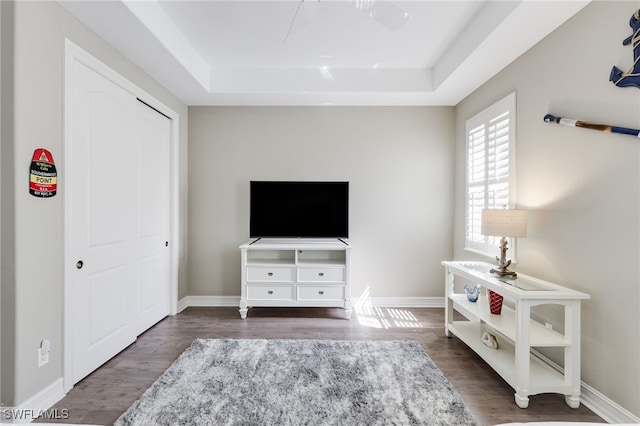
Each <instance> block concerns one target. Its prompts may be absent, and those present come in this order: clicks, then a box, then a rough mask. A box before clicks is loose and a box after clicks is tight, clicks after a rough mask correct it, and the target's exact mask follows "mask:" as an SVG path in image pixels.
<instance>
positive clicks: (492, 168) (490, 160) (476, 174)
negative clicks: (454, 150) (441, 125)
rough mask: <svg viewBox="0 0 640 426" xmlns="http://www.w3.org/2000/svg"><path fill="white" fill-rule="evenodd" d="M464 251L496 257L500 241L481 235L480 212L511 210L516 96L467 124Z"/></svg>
mask: <svg viewBox="0 0 640 426" xmlns="http://www.w3.org/2000/svg"><path fill="white" fill-rule="evenodd" d="M466 129H467V130H466V134H467V204H466V248H467V249H471V250H477V251H481V252H483V253H490V254H495V253H497V247H498V245H499V240H500V238H499V237H485V236H484V235H482V234H481V233H480V223H481V217H482V216H481V215H482V209H484V208H490V209H492V208H501V207H502V206H508V207H513V198H514V197H513V192H514V191H513V187H514V184H513V181H514V176H515V173H514V171H513V166H514V163H515V162H514V161H513V158H514V153H515V149H514V148H515V141H514V138H515V93H514V94H511V95H509V96H507V97H506V98H504V99H503V100H501V101H500V102H498V103H496V104H495V105H493V106H491V107H489V108H488V109H486V110H485V111H483V112H481V113H480V114H478V115H476V116H475V117H473V118H471V119H469V120H468V121H467V126H466Z"/></svg>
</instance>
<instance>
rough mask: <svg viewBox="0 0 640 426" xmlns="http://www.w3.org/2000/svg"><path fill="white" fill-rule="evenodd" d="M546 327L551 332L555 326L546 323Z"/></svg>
mask: <svg viewBox="0 0 640 426" xmlns="http://www.w3.org/2000/svg"><path fill="white" fill-rule="evenodd" d="M544 326H545V327H547V328H548V329H549V330H553V324H551V323H550V322H546V323H545V324H544Z"/></svg>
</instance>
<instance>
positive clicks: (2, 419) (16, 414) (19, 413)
mask: <svg viewBox="0 0 640 426" xmlns="http://www.w3.org/2000/svg"><path fill="white" fill-rule="evenodd" d="M64 395H65V393H64V386H63V380H62V377H61V378H59V379H57V380H56V381H55V382H53V383H51V384H50V385H49V386H47V387H46V388H44V389H42V390H41V391H40V392H38V393H37V394H35V395H33V396H32V397H31V398H29V399H27V400H26V401H25V402H23V403H22V404H20V405H18V406H17V407H2V408H0V423H2V424H6V423H12V424H17V423H31V421H33V420H35V419H36V418H38V417H39V416H40V415H42V416H43V418H44V419H45V420H47V419H49V420H53V419H64V418H67V417H68V415H69V413H68V412H67V411H65V410H55V411H52V410H50V408H51V407H52V406H53V405H54V404H55V403H56V402H58V401H60V400H61V399H62V398H64Z"/></svg>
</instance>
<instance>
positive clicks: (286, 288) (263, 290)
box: [247, 284, 296, 300]
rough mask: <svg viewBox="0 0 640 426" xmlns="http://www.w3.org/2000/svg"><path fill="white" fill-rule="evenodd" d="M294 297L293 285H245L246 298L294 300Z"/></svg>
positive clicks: (294, 289)
mask: <svg viewBox="0 0 640 426" xmlns="http://www.w3.org/2000/svg"><path fill="white" fill-rule="evenodd" d="M295 298H296V287H295V286H293V285H272V284H249V285H247V300H295Z"/></svg>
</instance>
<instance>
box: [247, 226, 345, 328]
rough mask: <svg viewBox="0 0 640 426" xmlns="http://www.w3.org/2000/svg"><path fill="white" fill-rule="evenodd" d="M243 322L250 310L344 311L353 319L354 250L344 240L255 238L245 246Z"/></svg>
mask: <svg viewBox="0 0 640 426" xmlns="http://www.w3.org/2000/svg"><path fill="white" fill-rule="evenodd" d="M240 253H241V256H242V270H241V274H240V275H241V281H242V282H241V296H240V317H241V318H242V319H245V318H246V317H247V311H248V308H249V307H253V306H274V307H341V308H344V312H345V317H346V318H347V319H349V318H351V309H352V308H351V246H350V245H349V243H348V242H347V241H346V240H342V239H339V238H330V239H313V238H292V239H279V238H257V239H256V238H254V239H251V240H249V241H247V242H246V243H244V244H242V245H241V246H240Z"/></svg>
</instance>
